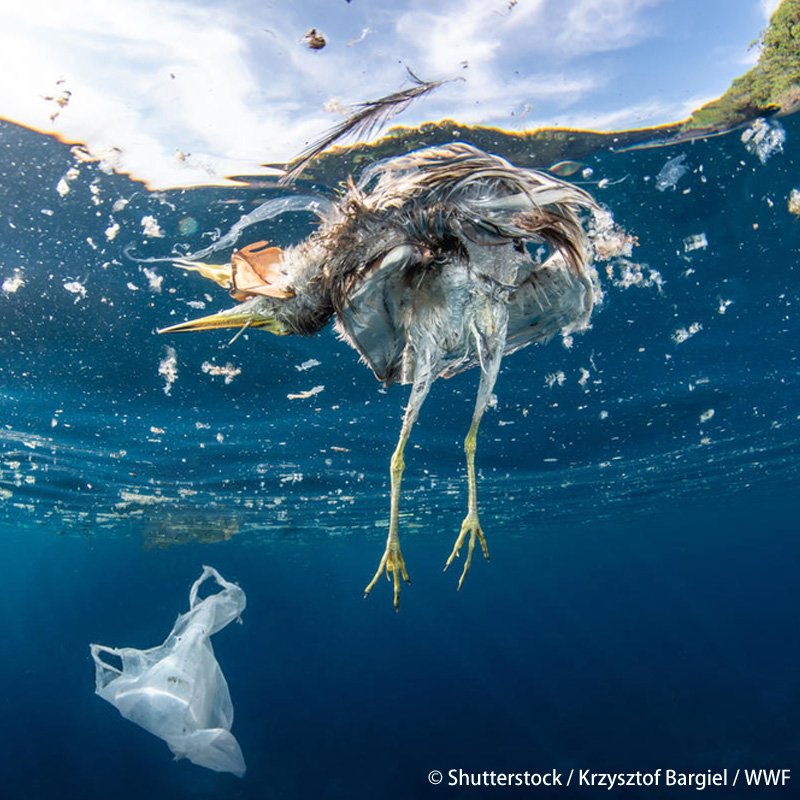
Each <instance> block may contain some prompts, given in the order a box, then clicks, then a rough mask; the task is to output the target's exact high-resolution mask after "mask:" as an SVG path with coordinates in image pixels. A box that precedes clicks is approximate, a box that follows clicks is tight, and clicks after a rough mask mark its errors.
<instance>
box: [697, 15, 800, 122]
mask: <svg viewBox="0 0 800 800" xmlns="http://www.w3.org/2000/svg"><path fill="white" fill-rule="evenodd" d="M799 108H800V0H783V2H782V3H781V4H780V5H779V6H778V8H777V9H776V10H775V13H774V14H773V15H772V18H771V19H770V22H769V27H768V28H767V29H766V31H765V32H764V34H763V36H762V38H761V55H760V57H759V59H758V63H757V64H756V66H754V67H753V68H752V69H751V70H750V71H749V72H746V73H745V74H744V75H742V76H741V77H739V78H736V80H735V81H734V82H733V83H732V84H731V86H730V88H729V89H728V91H727V92H725V94H723V95H722V97H719V98H717V99H716V100H712V101H711V102H710V103H707V104H706V105H704V106H703V107H702V108H699V109H698V110H697V111H695V112H694V113H693V114H692V116H691V117H690V118H689V119H688V120H687V121H686V123H685V124H684V125H683V130H684V131H694V130H712V131H719V130H724V129H727V128H732V127H734V126H736V125H740V124H741V123H743V122H747V121H748V120H751V119H753V118H754V117H758V116H763V115H764V114H769V113H773V112H776V111H780V112H782V113H784V114H790V113H792V112H794V111H797V110H798V109H799Z"/></svg>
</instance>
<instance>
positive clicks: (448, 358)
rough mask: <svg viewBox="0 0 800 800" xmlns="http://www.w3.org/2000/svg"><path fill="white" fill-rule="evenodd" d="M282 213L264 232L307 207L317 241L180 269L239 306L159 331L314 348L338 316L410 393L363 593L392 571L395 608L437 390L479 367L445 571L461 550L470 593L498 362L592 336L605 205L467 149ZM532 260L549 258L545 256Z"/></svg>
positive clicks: (286, 205)
mask: <svg viewBox="0 0 800 800" xmlns="http://www.w3.org/2000/svg"><path fill="white" fill-rule="evenodd" d="M271 203H272V206H271V207H270V209H268V210H266V211H265V210H264V208H263V207H262V209H260V210H259V214H257V215H256V216H257V217H258V219H264V218H267V217H268V216H274V215H276V214H278V213H281V212H282V211H285V210H297V209H298V208H305V209H309V210H313V211H314V212H315V213H316V214H317V216H318V217H319V226H318V228H317V230H316V231H315V232H314V233H312V234H311V235H310V236H309V237H308V238H307V239H305V240H304V241H301V242H299V243H298V244H296V245H294V246H292V247H288V248H286V249H279V248H275V247H268V246H267V243H265V242H257V243H255V244H252V245H250V246H248V247H245V248H242V249H241V250H238V251H235V252H234V255H233V259H232V263H230V264H223V265H215V264H206V263H202V262H198V261H197V260H196V259H197V258H198V257H202V255H203V254H202V253H196V254H194V255H193V256H192V257H191V258H190V260H185V259H184V260H182V261H178V262H177V265H178V266H182V267H184V268H189V269H193V270H196V271H198V272H200V273H201V274H203V275H205V276H206V277H209V278H211V279H213V280H215V281H216V282H217V283H219V284H221V285H223V286H225V287H227V288H229V289H230V290H231V291H232V293H233V296H234V297H235V298H236V299H237V300H240V301H241V302H240V303H239V304H237V305H236V306H234V307H233V308H231V309H228V310H226V311H222V312H220V313H218V314H212V315H210V316H207V317H203V318H202V319H198V320H194V321H191V322H185V323H182V324H179V325H174V326H171V327H169V328H165V329H164V330H162V331H161V332H162V333H178V332H184V331H200V330H208V329H214V328H240V329H242V328H261V329H264V330H267V331H270V332H271V333H274V334H278V335H286V334H298V335H305V336H307V335H311V334H314V333H316V332H318V331H319V330H321V329H322V328H324V327H325V326H326V325H327V324H328V323H329V322H330V320H331V319H333V320H334V326H335V329H336V330H337V332H338V333H339V335H340V337H341V338H342V339H343V340H344V341H345V342H347V343H348V344H349V345H350V346H351V347H353V348H354V349H355V350H356V351H357V352H358V353H359V355H360V356H361V359H362V360H363V361H364V362H365V363H366V364H367V365H368V366H369V367H370V368H371V369H372V371H373V372H374V374H375V376H376V378H378V380H380V381H382V382H383V383H384V384H385V385H387V386H388V385H391V384H392V383H400V384H410V386H411V392H410V395H409V400H408V405H407V406H406V410H405V414H404V417H403V422H402V426H401V429H400V436H399V440H398V442H397V446H396V448H395V450H394V453H393V454H392V457H391V462H390V477H391V500H390V517H389V533H388V537H387V541H386V547H385V550H384V552H383V555H382V557H381V559H380V563H379V565H378V568H377V570H376V572H375V574H374V576H373V577H372V579H371V580H370V581H369V583H368V584H367V586H366V589H365V595H368V594H369V593H370V591H371V590H372V589H373V587H374V586H375V584H376V583H377V581H378V579H379V578H380V576H381V575H382V574H384V573H385V574H386V576H387V578H390V579H391V580H392V582H393V603H394V606H395V608H398V606H399V598H400V589H401V579H402V580H405V581H406V582H410V581H409V577H408V572H407V570H406V565H405V561H404V559H403V555H402V552H401V549H400V541H399V530H398V512H399V504H400V486H401V481H402V477H403V470H404V466H405V462H404V457H403V455H404V450H405V446H406V443H407V441H408V438H409V436H410V434H411V429H412V427H413V425H414V423H415V422H416V420H417V417H418V415H419V412H420V409H421V407H422V405H423V403H424V401H425V398H426V396H427V394H428V391H429V390H430V388H431V385H432V383H433V382H434V381H435V380H436V379H437V378H439V377H449V376H452V375H455V374H456V373H459V372H461V371H463V370H466V369H470V368H472V367H478V368H479V369H480V380H479V386H478V392H477V399H476V402H475V408H474V412H473V415H472V422H471V425H470V426H469V430H468V432H467V435H466V439H465V441H464V450H465V453H466V462H467V484H468V502H467V514H466V516H465V518H464V521H463V522H462V524H461V528H460V531H459V532H458V535H457V537H456V540H455V544H454V546H453V548H452V551H451V552H450V555H449V557H448V558H447V560H446V562H445V569H447V567H449V566H450V565H451V564H452V562H453V561H454V559H455V558H456V557H458V556H459V554H460V552H461V549H462V547H463V546H464V545H465V543H466V555H465V559H464V564H463V568H462V571H461V576H460V579H459V581H458V587H459V588H461V585H462V583H463V581H464V578H465V576H466V574H467V571H468V570H469V568H470V564H471V563H472V556H473V550H474V548H475V545H476V543H478V544H480V546H481V549H482V551H483V554H484V556H486V557H487V558H488V555H489V553H488V548H487V544H486V538H485V536H484V533H483V530H482V527H481V524H480V521H479V517H478V500H477V481H476V474H475V451H476V440H477V433H478V426H479V425H480V421H481V418H482V416H483V413H484V411H485V410H486V407H487V405H488V403H489V401H490V397H491V395H492V390H493V388H494V385H495V380H496V378H497V374H498V370H499V368H500V363H501V361H502V359H503V356H504V355H507V354H510V353H513V352H515V351H517V350H519V349H521V348H523V347H526V346H527V345H529V344H532V343H535V342H544V341H546V340H548V339H550V338H551V337H553V336H554V335H556V334H558V333H561V334H564V335H567V334H569V333H571V332H573V331H580V330H582V329H584V328H586V327H587V325H588V322H589V318H590V316H591V313H592V307H593V302H594V298H595V287H594V283H593V281H594V270H593V267H592V265H591V256H590V248H589V246H588V242H587V238H586V233H585V230H584V224H583V223H584V220H583V215H584V214H585V213H586V212H592V213H593V212H595V211H597V205H596V204H595V201H594V200H593V199H592V197H591V196H590V195H589V194H588V193H587V192H585V191H584V190H583V189H580V188H578V187H576V186H574V185H572V184H569V183H566V182H564V181H562V180H560V179H558V178H556V177H554V176H552V175H548V174H546V173H543V172H538V171H535V170H531V169H522V168H519V167H516V166H514V165H513V164H511V163H509V162H508V161H506V160H505V159H503V158H501V157H499V156H496V155H490V154H488V153H485V152H482V151H481V150H478V149H477V148H475V147H473V146H471V145H469V144H466V143H460V142H459V143H452V144H447V145H443V146H437V147H429V148H425V149H421V150H417V151H415V152H412V153H408V154H406V155H401V156H398V157H395V158H390V159H387V160H384V161H380V162H378V163H376V164H373V165H371V166H369V167H367V168H366V169H365V170H364V171H363V172H362V174H361V175H360V177H359V178H358V180H354V179H353V178H350V179H349V180H348V181H347V182H346V184H345V185H344V188H343V190H342V191H341V194H340V196H339V197H338V198H336V199H335V200H334V201H332V202H321V201H319V200H314V199H309V198H301V197H292V198H287V199H285V200H278V201H271ZM281 203H282V205H281ZM266 205H267V204H265V206H266ZM250 221H256V220H255V217H253V218H251V219H249V220H247V219H245V218H243V219H242V220H240V222H239V223H237V226H238V228H237V226H234V229H236V230H235V231H234V230H233V229H232V231H231V232H230V233H229V235H228V237H223V240H221V241H222V243H223V245H229V244H231V243H232V242H233V241H235V239H236V237H237V236H238V235H239V234H240V233H241V231H242V229H243V228H244V227H246V225H247V224H249V222H250ZM234 233H235V235H234ZM219 246H220V245H219V243H218V244H217V246H216V247H215V248H214V249H218V248H219ZM542 246H544V248H542ZM536 248H539V249H544V250H546V255H545V256H544V257H536V256H535V255H534V251H535V249H536ZM206 252H207V251H203V253H206Z"/></svg>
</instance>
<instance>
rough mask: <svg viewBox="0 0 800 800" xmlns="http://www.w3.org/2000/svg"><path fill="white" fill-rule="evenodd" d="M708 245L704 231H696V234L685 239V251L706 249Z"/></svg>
mask: <svg viewBox="0 0 800 800" xmlns="http://www.w3.org/2000/svg"><path fill="white" fill-rule="evenodd" d="M706 247H708V239H707V238H706V235H705V234H704V233H696V234H695V235H694V236H687V237H686V238H685V239H684V240H683V252H684V253H691V252H692V250H705V249H706Z"/></svg>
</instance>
